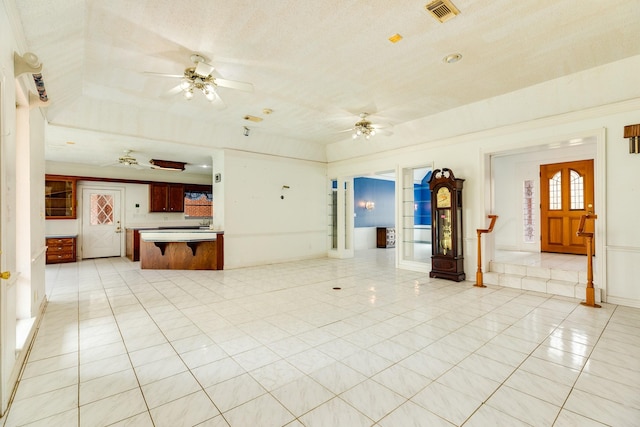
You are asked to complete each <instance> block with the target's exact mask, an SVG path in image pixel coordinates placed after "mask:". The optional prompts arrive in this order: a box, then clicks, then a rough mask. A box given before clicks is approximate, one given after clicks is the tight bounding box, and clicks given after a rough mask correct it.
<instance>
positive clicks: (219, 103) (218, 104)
mask: <svg viewBox="0 0 640 427" xmlns="http://www.w3.org/2000/svg"><path fill="white" fill-rule="evenodd" d="M213 94H214V95H215V97H214V98H213V100H212V101H210V102H211V105H213V107H214V108H215V109H217V110H222V109H224V108H227V104H225V103H224V101H223V100H222V98H220V95H218V92H215V91H214V92H213Z"/></svg>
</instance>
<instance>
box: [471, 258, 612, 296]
mask: <svg viewBox="0 0 640 427" xmlns="http://www.w3.org/2000/svg"><path fill="white" fill-rule="evenodd" d="M483 282H484V283H485V284H487V285H499V286H504V287H507V288H515V289H523V290H527V291H535V292H542V293H546V294H552V295H562V296H565V297H570V298H579V299H585V298H586V291H585V288H586V283H587V277H586V272H584V271H572V270H558V269H553V268H545V267H532V266H526V265H517V264H507V263H500V262H491V263H489V271H488V272H486V273H484V274H483ZM594 288H595V299H596V302H601V295H600V290H599V289H598V286H597V284H595V283H594Z"/></svg>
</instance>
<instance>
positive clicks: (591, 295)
mask: <svg viewBox="0 0 640 427" xmlns="http://www.w3.org/2000/svg"><path fill="white" fill-rule="evenodd" d="M597 218H598V215H595V214H587V215H582V216H581V217H580V224H578V231H577V233H576V234H577V235H578V237H584V238H585V239H587V289H586V299H587V300H586V301H583V302H581V303H580V304H582V305H586V306H588V307H595V308H600V305H598V304H596V298H595V296H596V292H595V289H594V287H593V233H587V232H585V231H584V225H585V222H586V220H588V219H593V220H595V219H597Z"/></svg>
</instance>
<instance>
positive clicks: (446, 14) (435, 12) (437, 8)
mask: <svg viewBox="0 0 640 427" xmlns="http://www.w3.org/2000/svg"><path fill="white" fill-rule="evenodd" d="M424 8H425V9H426V10H427V12H429V13H430V14H431V15H432V16H433V17H434V18H436V19H437V20H438V21H440V22H446V21H448V20H449V19H451V18H453V17H454V16H456V15H457V14H459V13H460V11H459V10H458V8H457V7H455V6H454V5H453V3H451V1H450V0H434V1H432V2H431V3H429V4H427V5H425V7H424Z"/></svg>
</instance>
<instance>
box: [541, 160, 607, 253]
mask: <svg viewBox="0 0 640 427" xmlns="http://www.w3.org/2000/svg"><path fill="white" fill-rule="evenodd" d="M593 200H594V189H593V160H580V161H575V162H566V163H554V164H550V165H540V232H541V237H540V240H541V242H540V248H541V250H542V252H555V253H565V254H578V255H586V253H587V248H586V244H585V242H584V238H583V237H578V236H577V235H576V231H577V230H578V224H579V222H580V217H581V216H582V215H586V214H587V213H595V211H594V203H593ZM588 226H589V227H591V228H593V224H592V222H591V221H589V222H588ZM585 231H588V232H593V229H591V230H585Z"/></svg>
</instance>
